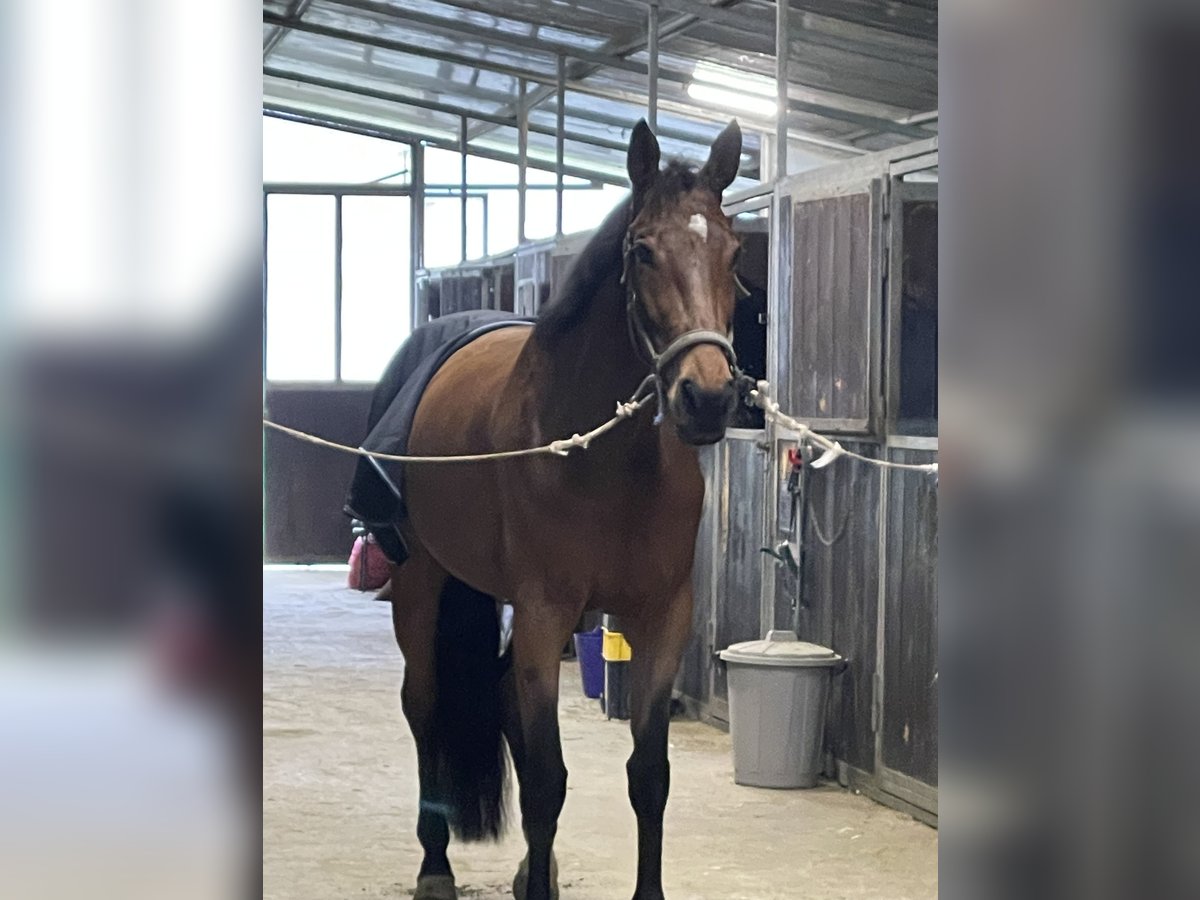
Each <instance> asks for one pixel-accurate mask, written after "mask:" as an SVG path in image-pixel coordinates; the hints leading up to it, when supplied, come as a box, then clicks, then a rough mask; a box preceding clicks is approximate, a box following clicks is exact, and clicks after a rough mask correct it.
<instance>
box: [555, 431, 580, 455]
mask: <svg viewBox="0 0 1200 900" xmlns="http://www.w3.org/2000/svg"><path fill="white" fill-rule="evenodd" d="M588 442H589V438H586V437H584V436H583V435H581V434H580V433H579V432H576V433H575V434H573V435H571V436H570V437H569V438H563V439H562V440H558V441H551V443H550V452H551V453H553V454H554V455H555V456H568V455H569V454H570V453H571V451H572V450H574V449H575V448H576V447H582V448H583V449H585V450H586V449H587V445H588Z"/></svg>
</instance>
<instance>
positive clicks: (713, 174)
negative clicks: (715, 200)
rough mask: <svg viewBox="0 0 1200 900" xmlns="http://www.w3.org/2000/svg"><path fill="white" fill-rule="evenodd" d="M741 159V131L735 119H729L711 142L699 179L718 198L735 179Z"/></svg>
mask: <svg viewBox="0 0 1200 900" xmlns="http://www.w3.org/2000/svg"><path fill="white" fill-rule="evenodd" d="M741 158H742V129H741V128H739V127H738V123H737V119H731V120H730V121H729V124H728V125H726V126H725V130H724V131H722V132H721V133H720V134H719V135H717V139H716V140H715V141H713V145H712V150H710V151H709V154H708V162H706V163H705V164H704V168H703V169H701V170H700V178H701V179H702V180H703V181H705V182H707V183H708V186H709V187H710V188H712V191H713V193H714V194H716V195H717V196H718V197H719V196H720V195H721V193H722V192H723V191H724V190H725V188H727V187H729V185H731V184H733V179H734V178H736V177H737V173H738V165H739V164H740V162H741Z"/></svg>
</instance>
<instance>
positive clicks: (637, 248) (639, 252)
mask: <svg viewBox="0 0 1200 900" xmlns="http://www.w3.org/2000/svg"><path fill="white" fill-rule="evenodd" d="M633 256H634V258H635V259H636V260H637V261H638V262H640V263H641V264H642V265H644V266H653V265H654V251H653V250H651V249H650V246H649V245H648V244H634V245H633Z"/></svg>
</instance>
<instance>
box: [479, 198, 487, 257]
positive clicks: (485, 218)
mask: <svg viewBox="0 0 1200 900" xmlns="http://www.w3.org/2000/svg"><path fill="white" fill-rule="evenodd" d="M479 196H480V197H481V198H482V199H483V255H484V256H487V255H488V195H487V192H484V193H482V194H480V195H479Z"/></svg>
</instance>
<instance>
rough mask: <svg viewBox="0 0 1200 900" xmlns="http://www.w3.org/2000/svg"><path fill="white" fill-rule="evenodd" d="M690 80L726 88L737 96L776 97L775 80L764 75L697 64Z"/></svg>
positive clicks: (708, 64)
mask: <svg viewBox="0 0 1200 900" xmlns="http://www.w3.org/2000/svg"><path fill="white" fill-rule="evenodd" d="M692 78H693V79H694V80H696V81H699V82H703V83H704V84H711V85H714V86H716V87H722V88H726V89H728V90H731V91H733V92H735V93H738V94H754V95H756V96H758V97H767V98H769V99H771V100H774V99H775V97H776V91H775V79H774V78H768V77H767V76H765V75H755V74H753V73H751V72H742V71H740V70H738V69H731V68H729V67H728V66H718V65H715V64H713V63H710V62H698V63H696V68H695V69H694V70H693V71H692Z"/></svg>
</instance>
